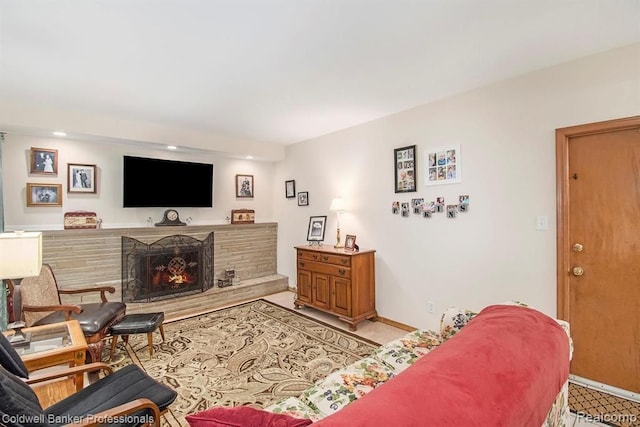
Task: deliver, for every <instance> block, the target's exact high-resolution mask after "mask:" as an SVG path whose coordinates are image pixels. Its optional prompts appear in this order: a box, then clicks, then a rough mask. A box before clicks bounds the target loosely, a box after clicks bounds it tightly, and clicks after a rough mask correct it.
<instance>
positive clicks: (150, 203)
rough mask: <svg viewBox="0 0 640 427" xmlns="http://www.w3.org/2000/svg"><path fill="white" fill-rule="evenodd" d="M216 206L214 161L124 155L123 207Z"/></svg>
mask: <svg viewBox="0 0 640 427" xmlns="http://www.w3.org/2000/svg"><path fill="white" fill-rule="evenodd" d="M212 206H213V165H212V164H208V163H193V162H183V161H177V160H161V159H150V158H146V157H133V156H124V175H123V207H125V208H210V207H212Z"/></svg>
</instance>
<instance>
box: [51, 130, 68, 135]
mask: <svg viewBox="0 0 640 427" xmlns="http://www.w3.org/2000/svg"><path fill="white" fill-rule="evenodd" d="M53 134H54V135H55V136H67V133H66V132H60V131H58V130H57V131H55V132H53Z"/></svg>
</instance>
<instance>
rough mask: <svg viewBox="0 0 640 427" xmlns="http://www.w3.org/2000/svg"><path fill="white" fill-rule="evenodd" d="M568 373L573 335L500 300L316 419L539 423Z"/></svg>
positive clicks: (329, 422)
mask: <svg viewBox="0 0 640 427" xmlns="http://www.w3.org/2000/svg"><path fill="white" fill-rule="evenodd" d="M568 376H569V340H568V337H567V334H566V333H565V332H564V330H563V329H562V328H561V327H560V326H559V325H558V323H557V322H556V321H555V320H554V319H552V318H550V317H549V316H547V315H545V314H543V313H541V312H539V311H537V310H534V309H530V308H526V307H520V306H506V305H494V306H489V307H487V308H485V309H483V310H482V311H481V312H480V313H479V314H478V315H477V316H475V317H474V318H473V319H472V320H471V321H470V322H469V323H468V324H467V325H466V326H464V328H462V329H461V330H460V332H458V333H457V334H455V336H453V337H451V338H450V339H448V340H447V341H446V342H445V343H443V344H442V345H440V346H439V347H437V348H435V349H434V350H433V351H431V352H430V353H429V354H428V355H426V356H425V357H422V358H420V359H418V360H417V361H416V362H415V363H414V364H413V365H412V366H411V367H410V368H408V369H406V370H404V371H403V372H401V373H400V374H398V375H397V376H395V377H394V378H392V379H390V380H389V381H387V382H386V384H384V385H383V386H381V387H379V388H377V389H376V390H374V391H372V392H371V393H368V394H367V395H365V396H362V397H361V398H360V399H358V400H357V401H354V402H352V403H351V404H349V405H347V406H346V407H344V408H343V409H341V410H340V411H338V412H336V413H334V414H333V415H330V416H328V417H326V418H323V419H322V420H319V421H318V422H317V423H316V424H317V425H318V426H319V427H320V426H349V427H354V426H367V425H371V424H370V422H371V421H372V420H375V422H376V424H377V425H400V424H401V425H406V426H409V425H415V426H448V425H451V426H458V425H465V426H488V425H491V426H507V427H509V426H523V427H524V426H535V427H539V426H540V425H542V424H543V422H544V420H545V417H546V415H547V413H548V411H549V408H550V407H551V405H552V404H553V402H554V400H555V398H556V396H557V395H558V393H559V391H560V390H561V388H562V386H563V385H564V383H565V382H566V380H567V378H568ZM314 425H315V424H314Z"/></svg>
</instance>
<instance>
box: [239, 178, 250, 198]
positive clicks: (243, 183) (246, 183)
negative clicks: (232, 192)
mask: <svg viewBox="0 0 640 427" xmlns="http://www.w3.org/2000/svg"><path fill="white" fill-rule="evenodd" d="M236 197H249V198H250V197H253V175H236Z"/></svg>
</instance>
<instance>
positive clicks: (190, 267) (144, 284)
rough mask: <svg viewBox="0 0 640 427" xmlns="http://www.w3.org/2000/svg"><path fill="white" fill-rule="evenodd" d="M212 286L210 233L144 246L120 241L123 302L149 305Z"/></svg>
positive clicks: (134, 240)
mask: <svg viewBox="0 0 640 427" xmlns="http://www.w3.org/2000/svg"><path fill="white" fill-rule="evenodd" d="M212 286H213V233H209V235H208V236H207V237H206V238H205V239H204V240H198V239H195V238H193V237H191V236H185V235H173V236H168V237H164V238H162V239H160V240H157V241H155V242H153V243H151V244H146V243H144V242H141V241H139V240H137V239H134V238H131V237H126V236H123V237H122V302H151V301H158V300H161V299H166V298H173V297H176V296H178V295H188V294H194V293H199V292H204V291H205V290H207V289H209V288H210V287H212Z"/></svg>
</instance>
